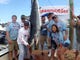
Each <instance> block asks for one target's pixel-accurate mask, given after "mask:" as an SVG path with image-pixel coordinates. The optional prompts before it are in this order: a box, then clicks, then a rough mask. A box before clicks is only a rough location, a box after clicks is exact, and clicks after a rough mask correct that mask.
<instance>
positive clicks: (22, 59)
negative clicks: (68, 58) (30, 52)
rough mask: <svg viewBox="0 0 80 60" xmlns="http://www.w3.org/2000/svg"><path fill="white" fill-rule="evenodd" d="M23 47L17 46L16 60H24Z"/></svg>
mask: <svg viewBox="0 0 80 60" xmlns="http://www.w3.org/2000/svg"><path fill="white" fill-rule="evenodd" d="M24 53H25V52H24V45H22V44H19V57H18V60H24Z"/></svg>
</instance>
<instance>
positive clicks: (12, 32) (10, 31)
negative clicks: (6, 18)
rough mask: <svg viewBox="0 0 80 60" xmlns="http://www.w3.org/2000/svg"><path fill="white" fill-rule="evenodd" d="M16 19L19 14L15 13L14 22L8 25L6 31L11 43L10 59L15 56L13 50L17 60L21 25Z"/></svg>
mask: <svg viewBox="0 0 80 60" xmlns="http://www.w3.org/2000/svg"><path fill="white" fill-rule="evenodd" d="M16 20H17V16H16V15H13V16H12V22H11V23H10V24H9V25H8V26H7V31H6V37H7V41H8V43H9V60H12V58H13V51H14V54H15V55H14V56H15V60H17V50H18V45H17V37H18V30H19V28H20V25H19V24H18V23H17V22H16Z"/></svg>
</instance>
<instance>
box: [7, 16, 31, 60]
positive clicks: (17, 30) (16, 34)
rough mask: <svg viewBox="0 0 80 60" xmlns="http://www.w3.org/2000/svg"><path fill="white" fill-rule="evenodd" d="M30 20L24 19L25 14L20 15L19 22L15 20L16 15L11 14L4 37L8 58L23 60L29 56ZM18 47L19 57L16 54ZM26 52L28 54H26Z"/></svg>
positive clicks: (10, 59)
mask: <svg viewBox="0 0 80 60" xmlns="http://www.w3.org/2000/svg"><path fill="white" fill-rule="evenodd" d="M29 37H30V22H29V21H28V20H26V16H25V15H21V23H20V24H19V23H18V22H17V16H16V15H13V16H12V22H10V23H8V25H7V29H6V38H7V41H8V43H9V60H13V56H14V58H15V60H24V58H26V57H28V58H29V47H30V46H29V43H28V39H29ZM18 48H19V57H18V59H17V56H18ZM26 54H28V55H27V56H26Z"/></svg>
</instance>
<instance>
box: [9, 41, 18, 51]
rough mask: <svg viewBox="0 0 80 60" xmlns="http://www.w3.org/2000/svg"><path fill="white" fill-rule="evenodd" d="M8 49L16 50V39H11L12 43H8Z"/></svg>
mask: <svg viewBox="0 0 80 60" xmlns="http://www.w3.org/2000/svg"><path fill="white" fill-rule="evenodd" d="M8 48H9V51H13V50H18V44H17V41H12V44H9V47H8Z"/></svg>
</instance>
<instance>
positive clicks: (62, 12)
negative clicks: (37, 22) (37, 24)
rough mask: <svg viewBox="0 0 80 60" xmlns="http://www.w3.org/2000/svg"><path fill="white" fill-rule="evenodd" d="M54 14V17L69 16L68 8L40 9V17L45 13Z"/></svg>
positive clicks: (46, 7)
mask: <svg viewBox="0 0 80 60" xmlns="http://www.w3.org/2000/svg"><path fill="white" fill-rule="evenodd" d="M50 12H51V13H54V14H55V15H69V7H68V6H45V7H41V8H40V15H44V14H46V13H50Z"/></svg>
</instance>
